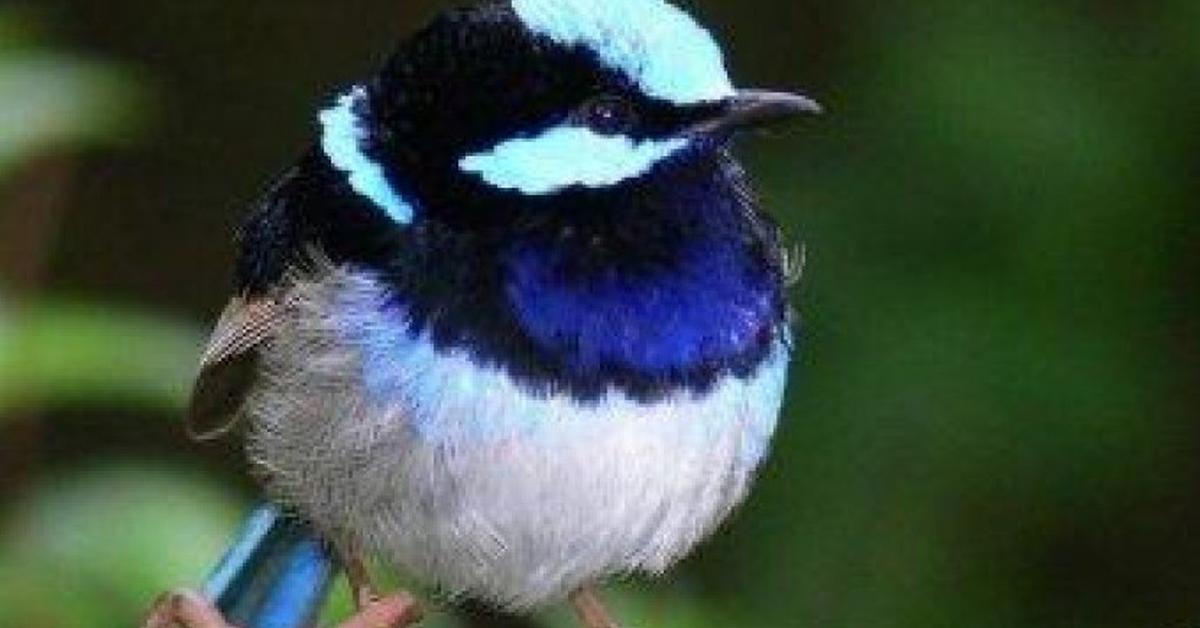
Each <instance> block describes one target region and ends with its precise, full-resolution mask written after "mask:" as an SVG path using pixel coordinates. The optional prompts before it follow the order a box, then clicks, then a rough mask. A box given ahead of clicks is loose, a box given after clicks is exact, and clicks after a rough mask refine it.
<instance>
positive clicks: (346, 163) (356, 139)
mask: <svg viewBox="0 0 1200 628" xmlns="http://www.w3.org/2000/svg"><path fill="white" fill-rule="evenodd" d="M365 98H366V90H364V89H363V88H362V87H361V86H356V87H354V88H353V89H351V90H350V92H349V93H346V94H343V95H342V96H341V97H340V98H339V99H338V101H337V104H335V105H334V106H332V107H330V108H329V109H326V110H324V111H322V112H321V114H320V116H319V120H320V122H321V149H322V150H324V151H325V156H326V157H328V158H329V161H330V162H331V163H332V164H333V166H334V167H335V168H337V169H338V170H340V171H342V172H343V173H345V174H346V176H347V178H348V180H349V183H350V187H351V189H353V190H354V191H355V192H357V193H358V194H360V195H362V196H363V197H366V198H367V199H370V201H371V202H372V203H374V204H375V205H376V206H378V207H379V208H380V209H382V210H383V211H384V212H386V213H387V215H388V216H389V217H391V219H392V220H394V221H396V222H397V223H399V224H402V225H406V224H409V223H411V222H412V220H413V208H412V205H410V204H409V203H408V202H407V201H405V200H404V198H403V197H402V196H400V194H399V193H397V192H396V190H395V189H393V188H392V185H391V184H390V183H388V180H387V176H386V175H385V174H384V172H383V167H382V166H380V165H379V164H378V163H376V162H375V161H374V160H373V159H371V158H370V157H369V156H367V154H366V153H364V152H363V149H362V145H363V143H364V142H365V141H366V140H367V132H366V131H365V130H364V129H363V128H362V124H361V121H360V120H359V117H358V113H357V112H356V109H357V107H358V103H359V102H360V101H362V100H363V99H365Z"/></svg>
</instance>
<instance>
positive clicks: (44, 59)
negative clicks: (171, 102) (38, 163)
mask: <svg viewBox="0 0 1200 628" xmlns="http://www.w3.org/2000/svg"><path fill="white" fill-rule="evenodd" d="M35 32H36V26H35V23H34V22H33V21H32V19H31V16H29V15H27V14H26V13H25V12H22V11H17V10H15V9H14V8H13V7H0V94H3V95H4V102H3V104H2V105H0V181H2V180H3V177H4V175H5V173H6V172H7V171H8V170H10V169H11V168H12V167H14V166H16V165H18V164H20V163H22V162H23V161H24V160H25V159H27V158H28V157H29V156H30V155H32V154H36V153H39V152H41V151H43V150H46V149H48V148H52V147H55V146H60V147H61V146H78V145H80V144H81V143H96V142H99V143H105V144H111V143H113V142H119V141H121V140H122V139H123V138H124V137H126V136H127V135H128V134H129V133H130V132H131V130H132V129H133V128H134V127H135V124H136V121H137V120H138V119H139V117H138V115H137V114H138V113H139V112H142V111H143V109H144V108H143V107H142V106H140V100H141V94H142V90H141V88H140V86H139V84H138V83H136V82H135V81H134V80H133V79H132V78H130V77H129V76H127V75H124V74H122V73H119V72H116V71H114V70H113V69H112V67H111V66H108V65H105V64H102V63H99V62H96V61H93V60H91V59H88V58H87V57H85V56H81V55H73V54H66V53H62V52H57V51H49V50H46V49H44V48H42V47H41V46H39V45H38V43H37V41H36V38H35V37H34V35H35Z"/></svg>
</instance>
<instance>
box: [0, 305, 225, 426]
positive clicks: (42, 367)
mask: <svg viewBox="0 0 1200 628" xmlns="http://www.w3.org/2000/svg"><path fill="white" fill-rule="evenodd" d="M201 341H202V335H201V332H200V331H199V330H197V329H196V328H194V327H191V326H189V325H186V324H183V323H179V322H175V321H170V320H166V319H163V318H158V317H154V316H149V315H146V314H142V313H138V312H133V311H122V310H119V309H114V308H108V307H100V306H96V305H84V304H75V303H66V302H57V303H46V304H42V305H36V306H32V307H29V308H24V309H21V310H18V311H16V312H10V313H8V315H7V316H0V417H3V416H4V412H3V411H5V410H11V409H13V408H15V407H19V406H28V405H34V404H48V403H52V404H57V405H70V404H88V405H96V404H97V403H100V404H113V405H118V404H119V405H123V406H141V407H147V408H152V409H163V410H175V409H177V408H179V407H182V404H183V403H184V400H185V398H186V395H187V390H188V386H189V385H190V382H191V379H192V376H193V373H194V370H195V361H196V356H197V355H198V353H199V347H200V343H201ZM0 420H2V419H0Z"/></svg>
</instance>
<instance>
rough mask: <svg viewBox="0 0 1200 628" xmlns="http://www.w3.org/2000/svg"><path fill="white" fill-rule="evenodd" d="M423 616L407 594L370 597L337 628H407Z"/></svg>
mask: <svg viewBox="0 0 1200 628" xmlns="http://www.w3.org/2000/svg"><path fill="white" fill-rule="evenodd" d="M356 597H357V594H356ZM423 615H424V612H423V611H422V610H421V605H420V604H419V603H417V600H416V598H414V597H413V596H411V595H409V594H407V593H396V594H393V595H389V596H387V597H384V598H376V597H374V596H371V598H370V599H368V600H362V601H360V602H359V606H358V613H356V614H355V615H354V616H353V617H351V618H350V619H349V620H347V621H346V622H345V623H343V624H341V625H340V626H338V628H407V626H411V625H413V624H415V623H417V622H419V621H421V617H422V616H423ZM206 628H207V627H206Z"/></svg>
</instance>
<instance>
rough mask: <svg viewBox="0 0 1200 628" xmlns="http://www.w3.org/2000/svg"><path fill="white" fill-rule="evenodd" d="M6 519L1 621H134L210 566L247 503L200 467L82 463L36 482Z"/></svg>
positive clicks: (0, 548) (48, 625) (47, 625)
mask: <svg viewBox="0 0 1200 628" xmlns="http://www.w3.org/2000/svg"><path fill="white" fill-rule="evenodd" d="M28 494H29V497H28V498H27V499H25V500H23V501H21V502H20V503H17V504H15V506H14V508H13V509H12V511H11V512H12V514H11V516H10V517H9V518H8V519H7V520H6V521H4V522H3V525H2V526H0V533H2V536H0V583H2V584H3V586H0V625H2V626H31V627H32V626H37V627H39V628H43V627H44V628H52V627H59V626H62V627H75V626H78V627H80V628H83V627H85V626H125V625H132V624H133V618H136V617H138V616H139V615H141V614H142V613H143V612H145V610H146V609H147V608H148V607H149V604H150V601H152V600H153V599H154V598H156V597H157V596H158V594H159V593H161V592H162V591H163V590H164V584H163V583H167V582H178V583H185V582H194V581H195V580H196V578H197V576H196V574H202V573H205V572H206V571H207V570H208V569H210V568H212V566H213V564H214V562H215V560H216V558H217V557H219V556H220V555H221V553H222V552H223V550H224V546H225V544H226V543H227V542H228V540H229V538H228V537H229V534H230V530H233V529H236V527H237V525H238V519H239V518H240V517H241V515H242V508H243V507H242V505H241V504H240V503H239V501H238V500H236V499H234V498H232V497H231V496H230V495H229V494H228V493H227V492H225V491H222V490H220V489H218V488H216V487H214V486H213V485H212V483H211V482H209V481H207V480H206V479H204V478H201V477H198V476H196V475H195V474H194V473H190V472H182V471H180V470H179V469H177V468H173V467H168V466H163V465H161V464H152V463H147V462H144V461H139V462H137V463H106V464H103V465H99V466H85V467H82V468H80V469H75V470H72V471H71V472H69V473H67V474H64V475H62V476H59V477H53V478H50V479H48V480H45V481H43V482H41V483H39V484H38V485H36V486H34V487H31V489H30V490H29V493H28Z"/></svg>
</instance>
